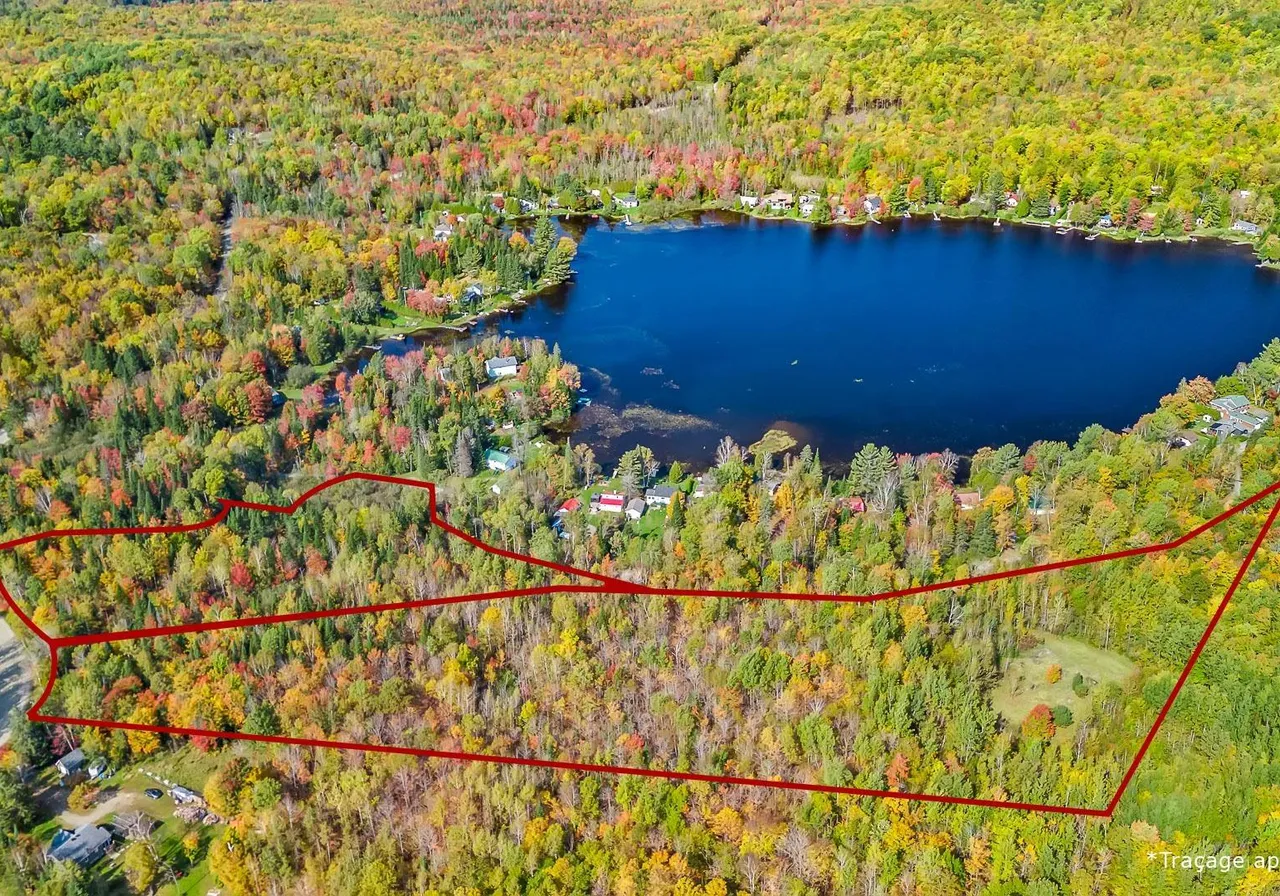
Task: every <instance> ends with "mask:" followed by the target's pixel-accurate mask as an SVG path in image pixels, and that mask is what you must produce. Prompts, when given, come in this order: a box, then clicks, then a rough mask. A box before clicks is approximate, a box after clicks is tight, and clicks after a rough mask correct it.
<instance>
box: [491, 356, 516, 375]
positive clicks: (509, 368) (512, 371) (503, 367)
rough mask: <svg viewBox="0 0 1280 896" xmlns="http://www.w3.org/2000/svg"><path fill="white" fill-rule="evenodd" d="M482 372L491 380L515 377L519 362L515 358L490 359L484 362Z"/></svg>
mask: <svg viewBox="0 0 1280 896" xmlns="http://www.w3.org/2000/svg"><path fill="white" fill-rule="evenodd" d="M484 372H485V375H486V376H487V377H489V379H491V380H500V379H502V378H503V377H507V376H515V375H516V374H518V373H519V372H520V362H519V361H517V360H516V359H515V358H490V359H489V360H488V361H485V362H484Z"/></svg>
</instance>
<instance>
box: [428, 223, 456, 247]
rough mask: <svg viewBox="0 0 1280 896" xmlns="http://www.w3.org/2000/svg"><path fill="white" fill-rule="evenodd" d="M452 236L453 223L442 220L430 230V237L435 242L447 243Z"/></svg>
mask: <svg viewBox="0 0 1280 896" xmlns="http://www.w3.org/2000/svg"><path fill="white" fill-rule="evenodd" d="M452 236H453V225H452V224H449V223H448V222H445V221H442V222H440V223H439V224H437V225H436V226H435V227H434V228H432V230H431V238H432V239H433V240H435V241H436V242H437V243H447V242H448V241H449V240H450V238H452Z"/></svg>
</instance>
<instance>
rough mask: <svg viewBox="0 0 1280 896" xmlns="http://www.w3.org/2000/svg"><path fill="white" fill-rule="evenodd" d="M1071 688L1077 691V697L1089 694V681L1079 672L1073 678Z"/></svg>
mask: <svg viewBox="0 0 1280 896" xmlns="http://www.w3.org/2000/svg"><path fill="white" fill-rule="evenodd" d="M1071 690H1072V691H1074V692H1075V695H1076V696H1077V697H1088V696H1089V682H1087V681H1085V680H1084V676H1083V675H1081V674H1080V673H1079V672H1077V673H1076V674H1075V677H1074V678H1072V679H1071Z"/></svg>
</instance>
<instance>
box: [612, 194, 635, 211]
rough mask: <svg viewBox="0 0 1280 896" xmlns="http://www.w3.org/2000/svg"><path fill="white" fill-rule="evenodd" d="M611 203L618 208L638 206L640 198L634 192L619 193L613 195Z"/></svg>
mask: <svg viewBox="0 0 1280 896" xmlns="http://www.w3.org/2000/svg"><path fill="white" fill-rule="evenodd" d="M613 204H614V205H616V206H618V208H639V207H640V200H639V199H637V198H636V194H635V193H619V194H618V195H617V196H614V197H613Z"/></svg>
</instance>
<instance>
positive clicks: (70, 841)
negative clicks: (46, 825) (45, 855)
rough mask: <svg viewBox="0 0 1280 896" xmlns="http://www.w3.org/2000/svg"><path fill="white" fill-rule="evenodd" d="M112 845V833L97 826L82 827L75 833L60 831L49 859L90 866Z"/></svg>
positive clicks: (51, 848)
mask: <svg viewBox="0 0 1280 896" xmlns="http://www.w3.org/2000/svg"><path fill="white" fill-rule="evenodd" d="M110 843H111V832H110V831H108V830H107V829H106V828H100V827H97V826H96V825H92V824H86V825H81V826H80V827H78V828H76V829H75V830H74V831H65V830H64V831H59V832H58V833H57V834H55V835H54V837H53V843H52V844H51V845H50V846H49V858H51V859H53V860H54V861H58V862H75V863H76V864H77V865H81V866H88V865H92V864H93V863H94V862H95V861H97V860H98V859H99V858H101V857H102V853H103V852H104V851H105V850H106V847H107V846H108V845H109V844H110Z"/></svg>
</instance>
